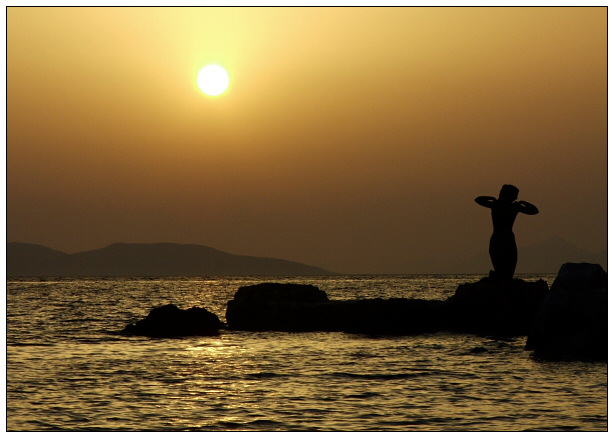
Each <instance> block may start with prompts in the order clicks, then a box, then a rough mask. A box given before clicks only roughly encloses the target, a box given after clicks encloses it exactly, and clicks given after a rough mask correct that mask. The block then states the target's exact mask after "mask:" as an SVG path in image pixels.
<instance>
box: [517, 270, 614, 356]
mask: <svg viewBox="0 0 614 438" xmlns="http://www.w3.org/2000/svg"><path fill="white" fill-rule="evenodd" d="M526 348H527V349H528V350H533V351H534V353H533V355H534V357H535V358H538V359H547V360H561V361H563V360H565V361H569V360H583V361H607V354H608V297H607V274H606V272H605V271H604V270H603V268H602V267H601V266H600V265H596V264H589V263H566V264H564V265H563V266H561V269H560V270H559V273H558V275H557V277H556V279H555V280H554V283H553V284H552V287H551V288H550V293H549V294H548V296H547V297H546V299H545V300H544V304H543V306H542V308H541V309H540V311H539V312H538V314H537V316H536V319H535V323H534V325H533V328H532V330H531V331H530V334H529V336H528V338H527V344H526Z"/></svg>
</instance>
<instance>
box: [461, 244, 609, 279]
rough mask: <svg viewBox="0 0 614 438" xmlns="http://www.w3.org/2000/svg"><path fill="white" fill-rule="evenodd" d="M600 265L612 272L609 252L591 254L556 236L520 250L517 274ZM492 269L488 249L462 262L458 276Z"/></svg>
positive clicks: (542, 272)
mask: <svg viewBox="0 0 614 438" xmlns="http://www.w3.org/2000/svg"><path fill="white" fill-rule="evenodd" d="M582 262H586V263H597V264H600V265H601V266H602V267H603V269H605V270H606V271H607V269H608V251H607V250H606V251H601V252H588V251H584V250H582V249H579V248H577V247H576V246H574V245H572V244H571V243H569V242H567V241H566V240H564V239H561V238H559V237H553V238H550V239H548V240H545V241H543V242H540V243H538V244H535V245H532V246H527V247H523V248H518V265H517V267H516V272H517V273H525V274H529V273H536V274H547V273H557V272H559V268H560V267H561V265H562V264H564V263H582ZM491 269H492V265H491V263H490V257H489V255H488V247H486V248H484V253H482V254H481V255H479V256H474V257H470V258H468V259H467V260H462V261H459V262H458V263H457V264H456V265H455V266H454V267H453V268H452V271H450V272H454V273H472V274H473V273H488V271H489V270H491Z"/></svg>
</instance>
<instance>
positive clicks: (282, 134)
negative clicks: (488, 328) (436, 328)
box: [7, 7, 607, 273]
mask: <svg viewBox="0 0 614 438" xmlns="http://www.w3.org/2000/svg"><path fill="white" fill-rule="evenodd" d="M210 63H217V64H219V65H222V66H223V67H225V68H226V70H227V71H228V73H229V75H230V87H229V89H228V90H227V91H226V92H225V93H224V94H222V95H221V96H218V97H215V98H211V97H208V96H206V95H205V94H203V93H202V92H201V91H200V90H199V89H198V86H197V84H196V75H197V73H198V71H199V70H200V68H201V67H203V66H204V65H206V64H210ZM504 183H509V184H514V185H516V186H517V187H519V189H520V196H519V198H520V199H522V200H526V201H529V202H532V203H534V204H535V205H537V207H538V208H539V209H540V214H539V215H537V216H531V217H529V216H522V215H521V216H519V217H518V219H517V221H516V225H515V228H514V230H515V233H516V240H517V242H518V246H519V247H523V246H527V245H532V244H535V243H539V242H541V241H543V240H546V239H548V238H550V237H553V236H560V237H562V238H564V239H566V240H568V241H570V242H571V243H573V244H575V245H577V246H579V247H580V248H582V249H586V250H589V251H602V250H605V249H606V247H607V9H606V8H605V7H601V8H551V7H548V8H451V7H440V8H413V7H406V8H138V7H137V8H36V7H34V8H15V7H9V8H8V9H7V240H8V241H9V242H10V241H21V242H29V243H37V244H41V245H46V246H50V247H52V248H54V249H58V250H62V251H66V252H76V251H82V250H89V249H95V248H99V247H102V246H106V245H108V244H110V243H113V242H142V243H151V242H177V243H197V244H203V245H208V246H212V247H214V248H217V249H220V250H223V251H227V252H231V253H234V254H245V255H255V256H268V257H276V258H285V259H290V260H294V261H298V262H302V263H307V264H312V265H317V266H320V267H323V268H326V269H329V270H333V271H338V272H345V273H421V272H445V271H446V267H447V266H449V265H450V264H451V263H454V262H455V261H457V260H459V259H461V258H464V257H469V256H470V257H473V256H474V255H476V254H479V253H480V252H483V253H484V254H485V257H488V255H487V251H488V240H489V237H490V234H491V229H492V228H491V223H490V214H489V211H488V210H486V209H484V208H481V207H479V206H478V205H477V204H475V203H474V201H473V199H474V198H475V197H476V196H478V195H492V196H497V195H498V192H499V189H500V187H501V185H502V184H504ZM520 257H522V254H520Z"/></svg>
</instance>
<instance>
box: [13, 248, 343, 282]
mask: <svg viewBox="0 0 614 438" xmlns="http://www.w3.org/2000/svg"><path fill="white" fill-rule="evenodd" d="M6 259H7V262H6V263H7V276H28V277H40V276H62V277H71V276H76V277H98V276H105V277H124V276H126V277H139V276H143V277H175V276H177V277H180V276H207V275H327V274H332V273H331V272H328V271H326V270H324V269H321V268H318V267H315V266H309V265H305V264H302V263H296V262H292V261H288V260H282V259H274V258H266V257H251V256H240V255H233V254H229V253H226V252H223V251H219V250H216V249H214V248H210V247H207V246H202V245H184V244H175V243H153V244H135V243H114V244H112V245H109V246H107V247H104V248H101V249H96V250H92V251H84V252H78V253H74V254H67V253H64V252H60V251H56V250H53V249H50V248H47V247H45V246H41V245H33V244H28V243H19V242H12V243H8V244H7V248H6Z"/></svg>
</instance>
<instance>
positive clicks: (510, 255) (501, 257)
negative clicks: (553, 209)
mask: <svg viewBox="0 0 614 438" xmlns="http://www.w3.org/2000/svg"><path fill="white" fill-rule="evenodd" d="M517 198H518V189H517V188H516V187H514V186H512V185H509V184H505V185H503V187H501V191H500V192H499V199H496V198H494V197H492V196H478V197H477V198H475V202H477V203H478V204H480V205H481V206H482V207H487V208H490V210H491V214H492V225H493V233H492V236H491V237H490V246H489V248H488V253H489V254H490V260H491V261H492V266H493V268H494V269H495V277H496V278H497V279H502V280H507V279H512V278H514V271H515V270H516V261H517V260H518V252H517V250H516V238H515V237H514V233H513V232H512V227H513V226H514V220H516V216H517V215H518V213H524V214H530V215H533V214H537V213H539V210H537V207H535V206H534V205H533V204H530V203H528V202H526V201H516V199H517Z"/></svg>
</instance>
